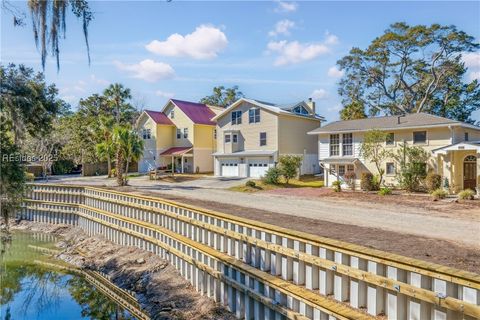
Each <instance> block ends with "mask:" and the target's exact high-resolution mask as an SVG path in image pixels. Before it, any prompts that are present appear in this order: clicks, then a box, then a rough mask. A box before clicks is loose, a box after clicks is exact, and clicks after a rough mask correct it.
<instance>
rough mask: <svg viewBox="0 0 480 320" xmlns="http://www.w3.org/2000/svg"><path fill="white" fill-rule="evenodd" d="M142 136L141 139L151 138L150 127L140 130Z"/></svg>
mask: <svg viewBox="0 0 480 320" xmlns="http://www.w3.org/2000/svg"><path fill="white" fill-rule="evenodd" d="M142 137H143V140H147V139H151V138H152V131H151V130H150V129H143V130H142Z"/></svg>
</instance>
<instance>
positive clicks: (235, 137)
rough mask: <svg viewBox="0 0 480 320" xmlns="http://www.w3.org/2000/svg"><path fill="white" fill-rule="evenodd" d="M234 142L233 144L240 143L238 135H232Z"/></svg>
mask: <svg viewBox="0 0 480 320" xmlns="http://www.w3.org/2000/svg"><path fill="white" fill-rule="evenodd" d="M232 141H233V143H237V142H238V135H236V134H234V135H232Z"/></svg>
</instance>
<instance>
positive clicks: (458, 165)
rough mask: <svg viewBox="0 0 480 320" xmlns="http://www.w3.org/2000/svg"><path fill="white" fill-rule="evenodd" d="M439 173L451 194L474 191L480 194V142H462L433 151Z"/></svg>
mask: <svg viewBox="0 0 480 320" xmlns="http://www.w3.org/2000/svg"><path fill="white" fill-rule="evenodd" d="M432 153H433V155H434V157H435V159H436V162H437V173H438V174H439V175H441V176H442V178H443V180H444V186H445V187H448V189H449V190H450V192H452V193H457V192H459V191H461V190H466V189H472V190H476V191H477V194H480V141H477V142H468V141H464V142H460V143H455V144H451V145H449V146H445V147H442V148H438V149H435V150H433V151H432Z"/></svg>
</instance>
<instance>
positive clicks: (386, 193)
mask: <svg viewBox="0 0 480 320" xmlns="http://www.w3.org/2000/svg"><path fill="white" fill-rule="evenodd" d="M378 194H379V195H381V196H389V195H391V194H392V189H390V188H387V187H383V188H380V190H379V191H378Z"/></svg>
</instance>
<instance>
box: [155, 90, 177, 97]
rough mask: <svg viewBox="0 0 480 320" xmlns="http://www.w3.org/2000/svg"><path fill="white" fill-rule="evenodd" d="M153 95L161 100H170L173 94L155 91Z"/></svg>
mask: <svg viewBox="0 0 480 320" xmlns="http://www.w3.org/2000/svg"><path fill="white" fill-rule="evenodd" d="M155 95H156V96H159V97H162V98H167V99H170V98H172V97H173V96H174V95H175V94H174V93H173V92H166V91H162V90H157V91H155Z"/></svg>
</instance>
